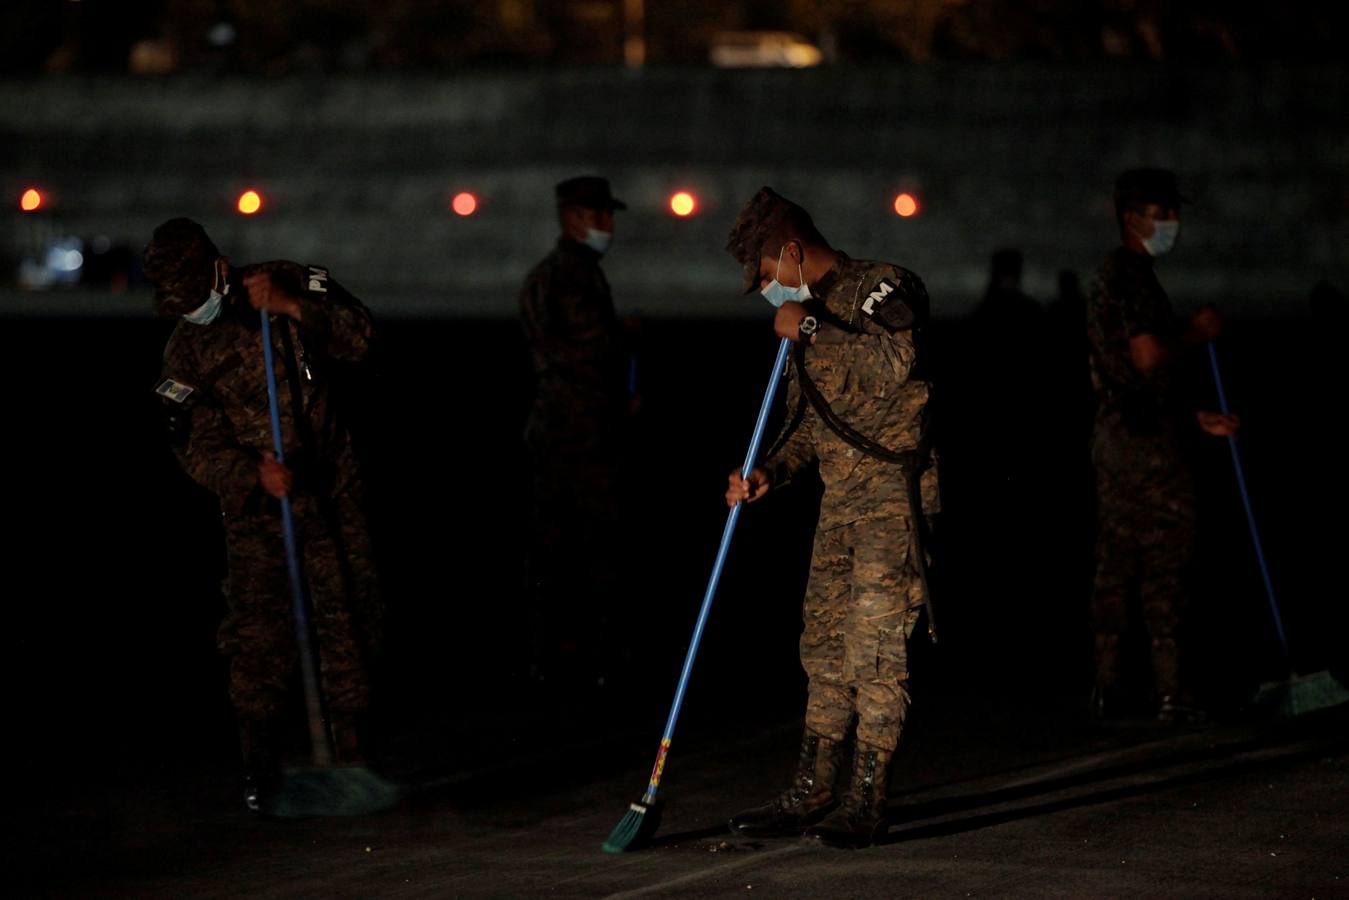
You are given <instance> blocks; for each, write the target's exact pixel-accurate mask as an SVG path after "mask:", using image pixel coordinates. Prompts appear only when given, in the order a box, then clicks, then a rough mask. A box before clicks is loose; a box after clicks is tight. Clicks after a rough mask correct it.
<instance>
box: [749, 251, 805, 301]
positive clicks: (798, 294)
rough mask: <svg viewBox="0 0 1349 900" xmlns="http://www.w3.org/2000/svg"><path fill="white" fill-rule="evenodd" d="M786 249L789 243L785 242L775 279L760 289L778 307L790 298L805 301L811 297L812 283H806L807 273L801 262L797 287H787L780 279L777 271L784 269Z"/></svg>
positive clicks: (798, 266) (766, 298) (779, 255)
mask: <svg viewBox="0 0 1349 900" xmlns="http://www.w3.org/2000/svg"><path fill="white" fill-rule="evenodd" d="M786 249H787V245H786V244H783V245H782V250H779V251H778V268H777V272H774V273H773V280H772V281H770V282H768V285H767V287H765V288H763V289H762V290H761V291H759V293H761V294H763V298H764V299H765V300H767V301H768V302H769V303H771V304H773V305H774V306H777V307H780V306H782V304H784V303H786V302H787V301H788V300H795V301H796V302H797V303H804V302H805V301H807V300H809V299H810V285H808V284H806V273H805V271H804V270H803V269H802V268H801V264H800V263H797V265H796V274H797V277H799V278H800V279H801V283H800V284H798V285H797V286H796V287H787V286H786V285H785V284H783V283H782V282H780V281H778V274H777V273H778V272H781V271H782V253H783V250H786Z"/></svg>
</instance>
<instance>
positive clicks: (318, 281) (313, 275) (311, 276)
mask: <svg viewBox="0 0 1349 900" xmlns="http://www.w3.org/2000/svg"><path fill="white" fill-rule="evenodd" d="M305 287H307V288H308V289H309V291H310V292H311V293H314V294H326V293H328V270H327V269H325V268H323V267H322V266H310V267H309V272H308V274H307V275H306V276H305Z"/></svg>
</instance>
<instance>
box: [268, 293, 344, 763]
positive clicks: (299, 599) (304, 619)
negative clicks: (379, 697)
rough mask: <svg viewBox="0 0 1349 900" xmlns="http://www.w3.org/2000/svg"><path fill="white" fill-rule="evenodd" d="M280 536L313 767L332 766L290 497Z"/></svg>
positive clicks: (276, 418)
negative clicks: (288, 581)
mask: <svg viewBox="0 0 1349 900" xmlns="http://www.w3.org/2000/svg"><path fill="white" fill-rule="evenodd" d="M259 315H260V316H261V317H262V359H263V364H264V366H265V368H266V369H267V405H268V408H269V410H270V412H271V416H272V449H273V452H275V454H276V461H277V462H279V463H285V461H286V452H285V448H284V447H283V445H282V441H281V407H280V404H279V403H278V402H277V391H276V369H275V367H274V366H273V364H272V323H271V321H270V318H271V317H270V316H269V314H268V312H267V310H265V309H264V310H259ZM281 534H282V536H283V537H284V539H285V542H286V569H287V570H288V571H289V572H290V597H291V608H292V610H293V612H294V614H295V643H296V644H297V645H298V647H299V651H300V678H301V680H302V681H303V683H304V699H305V710H306V713H307V715H308V719H309V739H310V745H311V746H310V752H311V753H312V755H313V760H314V764H315V765H317V766H327V765H331V764H332V750H331V748H330V747H329V746H328V735H327V732H325V731H324V728H323V701H322V698H321V697H320V695H319V679H318V666H317V665H316V660H315V659H314V648H313V645H312V644H311V642H310V640H309V604H307V603H306V602H305V597H304V582H303V581H302V580H301V578H300V554H299V548H298V547H297V546H296V544H295V520H294V518H293V517H292V515H291V510H290V497H282V498H281Z"/></svg>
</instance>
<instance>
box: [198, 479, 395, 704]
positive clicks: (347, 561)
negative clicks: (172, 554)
mask: <svg viewBox="0 0 1349 900" xmlns="http://www.w3.org/2000/svg"><path fill="white" fill-rule="evenodd" d="M325 505H326V506H327V507H328V508H327V509H326V510H321V509H320V506H319V502H318V501H317V500H315V499H314V498H313V497H307V496H303V495H301V496H297V497H295V498H293V499H292V510H293V513H294V520H295V530H296V542H297V544H298V545H299V547H300V557H301V566H302V569H303V572H304V578H305V587H306V589H307V591H308V594H307V596H308V599H309V606H310V613H311V623H312V628H313V633H314V634H315V635H316V637H317V650H318V659H319V671H320V678H321V682H322V689H323V693H324V698H325V702H326V704H327V709H328V711H329V712H332V713H342V714H346V713H358V712H361V711H363V710H365V709H366V708H367V706H368V705H369V702H370V678H369V666H370V664H371V663H372V662H373V660H374V657H375V655H376V653H377V651H378V648H379V645H380V643H381V639H382V633H381V630H382V613H383V607H382V603H381V600H380V594H379V587H378V583H377V580H376V577H375V566H374V561H373V559H372V556H371V552H370V538H369V534H368V531H367V528H366V521H365V516H364V514H363V512H362V510H361V509H360V506H359V504H358V502H357V501H356V499H355V498H354V497H353V496H352V495H350V494H342V495H339V496H337V497H334V498H332V499H331V500H329V501H327V503H326V504H325ZM325 513H326V515H325ZM225 544H226V552H227V554H228V560H229V577H228V580H227V581H226V590H225V597H226V601H227V604H228V612H227V614H226V617H225V621H224V622H223V623H222V624H221V626H220V631H219V635H218V644H219V648H220V652H221V653H222V654H223V655H224V656H225V657H226V658H227V659H228V661H229V692H230V700H231V701H232V702H233V704H234V707H235V710H236V711H237V712H238V714H239V715H240V716H241V717H243V718H247V719H264V718H270V717H272V716H275V715H277V714H278V713H279V712H280V711H281V709H282V707H283V706H284V704H285V700H286V695H287V692H288V688H289V686H290V684H291V683H292V677H293V675H294V672H295V671H296V664H297V660H298V655H299V651H298V649H297V646H296V643H295V620H294V616H293V613H292V604H291V587H290V578H289V574H288V571H287V568H286V551H285V544H284V539H283V537H282V532H281V518H280V515H279V513H278V514H277V515H275V516H256V517H241V518H238V519H226V522H225Z"/></svg>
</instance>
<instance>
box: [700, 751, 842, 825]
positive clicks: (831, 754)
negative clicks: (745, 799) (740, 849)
mask: <svg viewBox="0 0 1349 900" xmlns="http://www.w3.org/2000/svg"><path fill="white" fill-rule="evenodd" d="M838 763H839V742H838V741H831V740H830V739H829V738H826V737H821V736H820V735H818V734H815V733H814V732H812V731H807V732H806V733H805V735H804V736H803V737H802V738H801V755H800V757H799V758H798V759H797V762H796V774H795V775H794V776H793V777H792V785H791V787H789V788H787V790H786V791H784V792H783V793H782V794H781V795H779V796H778V797H777V798H776V799H773V800H770V801H769V802H768V803H765V804H763V805H762V806H756V807H753V808H752V809H747V810H744V811H743V812H739V813H736V814H735V815H734V816H732V817H731V819H730V822H728V823H727V824H728V825H729V826H730V828H731V833H732V834H737V835H741V836H743V837H788V836H791V835H798V834H800V833H801V831H802V829H804V828H805V827H806V826H808V825H810V824H812V823H814V822H818V821H819V820H820V819H821V818H823V817H824V816H825V815H826V814H828V812H829V811H830V810H831V809H833V808H834V782H835V781H836V780H837V779H838Z"/></svg>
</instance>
